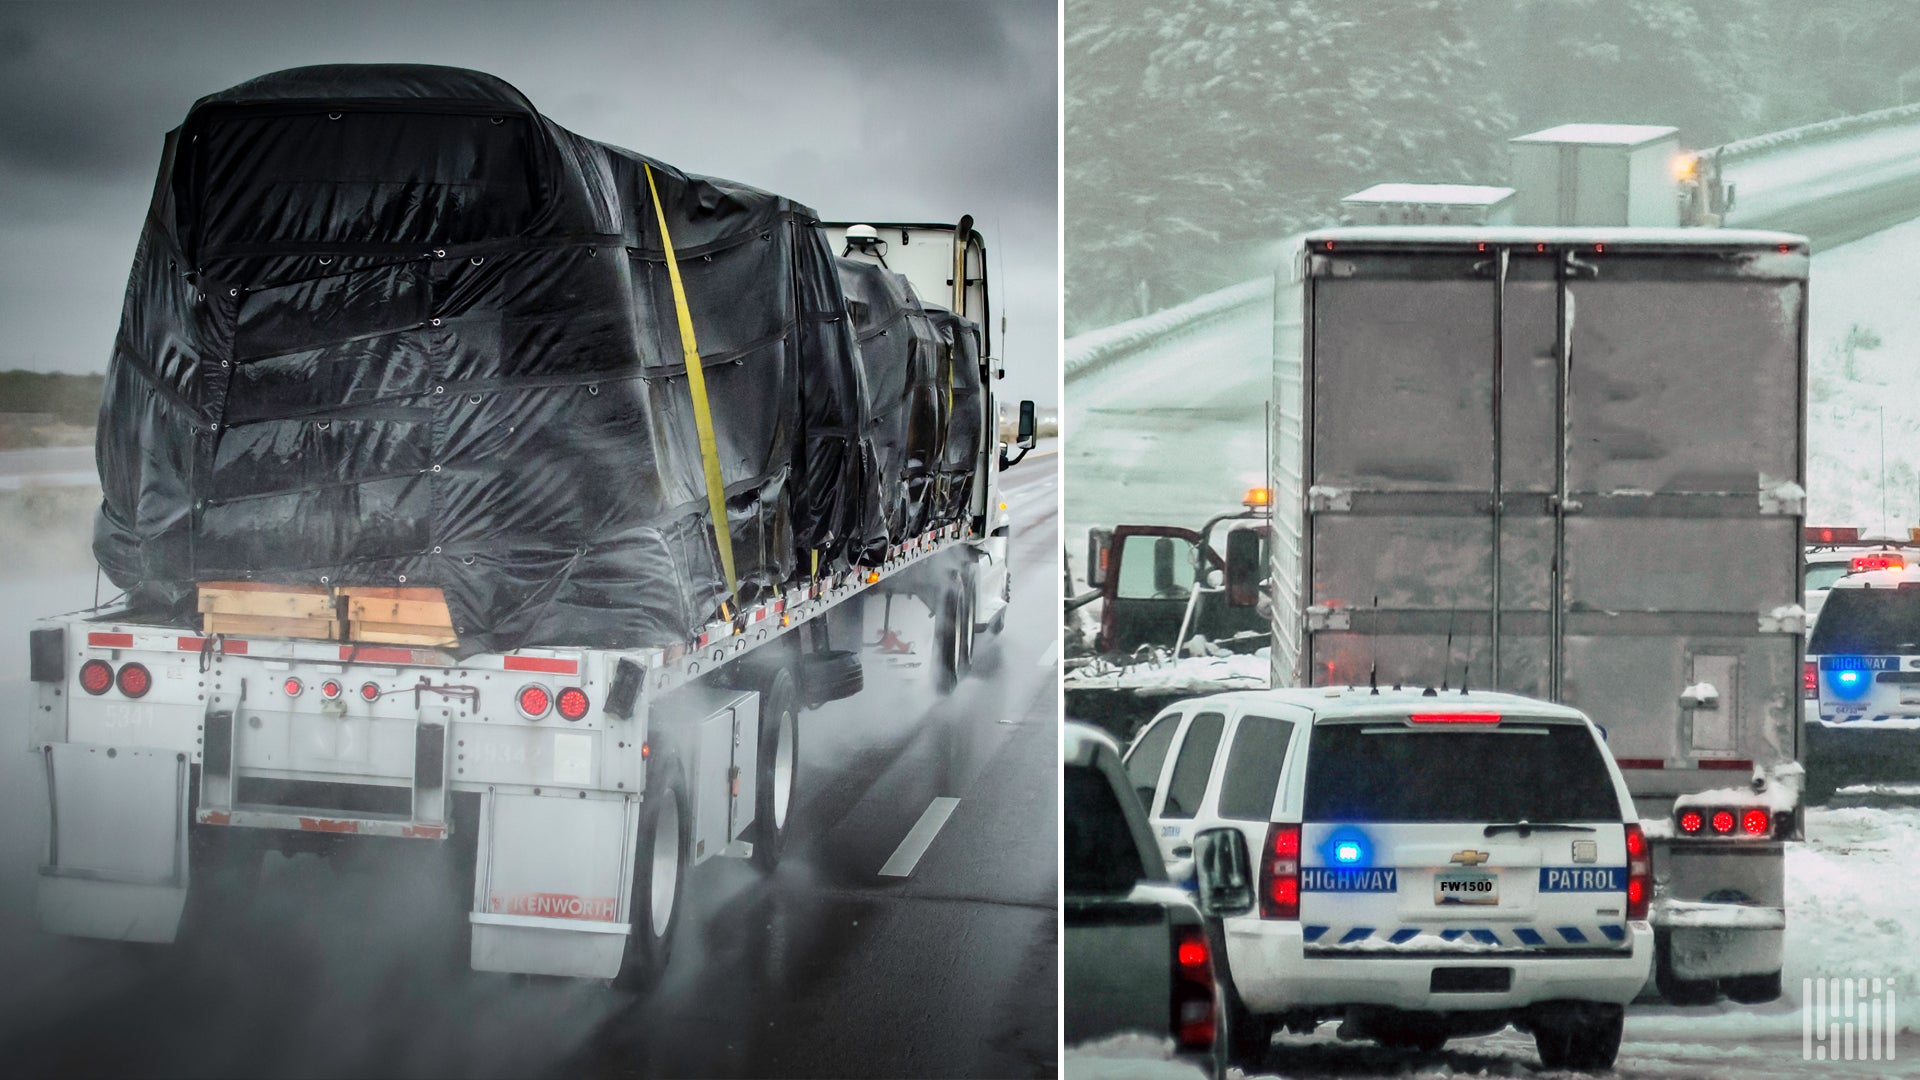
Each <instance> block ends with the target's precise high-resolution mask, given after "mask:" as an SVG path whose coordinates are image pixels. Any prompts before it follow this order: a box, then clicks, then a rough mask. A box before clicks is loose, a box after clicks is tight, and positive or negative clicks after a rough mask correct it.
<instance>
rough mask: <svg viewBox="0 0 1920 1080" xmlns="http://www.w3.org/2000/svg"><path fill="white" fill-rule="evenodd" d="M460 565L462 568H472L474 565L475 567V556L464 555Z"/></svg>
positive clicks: (461, 557)
mask: <svg viewBox="0 0 1920 1080" xmlns="http://www.w3.org/2000/svg"><path fill="white" fill-rule="evenodd" d="M460 565H462V566H472V565H473V556H471V555H462V556H460Z"/></svg>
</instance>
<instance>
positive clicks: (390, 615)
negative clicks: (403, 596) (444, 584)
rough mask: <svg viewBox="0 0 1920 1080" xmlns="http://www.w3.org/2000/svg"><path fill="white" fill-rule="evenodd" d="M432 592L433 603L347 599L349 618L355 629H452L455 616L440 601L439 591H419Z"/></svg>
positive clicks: (366, 597) (428, 601)
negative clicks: (382, 626) (384, 626)
mask: <svg viewBox="0 0 1920 1080" xmlns="http://www.w3.org/2000/svg"><path fill="white" fill-rule="evenodd" d="M420 591H422V592H428V591H430V592H432V593H433V594H434V599H432V600H391V599H387V598H385V597H374V596H359V595H356V594H349V595H348V596H347V618H348V619H350V620H352V622H353V623H354V624H355V625H359V624H360V623H362V622H370V623H402V624H406V625H409V626H442V627H446V628H448V629H449V630H450V629H452V628H453V613H452V612H451V611H448V610H447V603H446V601H444V600H441V599H440V598H439V596H440V590H439V589H432V590H425V589H423V590H420Z"/></svg>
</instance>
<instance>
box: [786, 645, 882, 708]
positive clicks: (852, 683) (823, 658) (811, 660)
mask: <svg viewBox="0 0 1920 1080" xmlns="http://www.w3.org/2000/svg"><path fill="white" fill-rule="evenodd" d="M795 675H796V676H797V681H798V685H799V693H800V697H801V698H802V699H803V700H804V701H805V703H806V705H807V706H808V707H809V708H819V707H820V706H822V705H825V704H826V703H827V702H829V701H839V700H840V699H841V698H850V697H852V696H853V695H855V694H857V693H859V692H860V691H861V690H863V689H865V687H866V684H867V677H866V675H865V674H864V673H863V672H862V670H861V667H860V654H859V653H856V652H852V651H850V650H847V649H826V650H823V651H821V652H814V653H807V654H805V655H804V656H802V657H800V659H799V661H798V663H797V665H796V667H795Z"/></svg>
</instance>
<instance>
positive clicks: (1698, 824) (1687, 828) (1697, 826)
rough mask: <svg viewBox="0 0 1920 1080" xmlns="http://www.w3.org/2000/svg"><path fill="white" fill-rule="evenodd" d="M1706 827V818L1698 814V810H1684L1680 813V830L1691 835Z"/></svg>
mask: <svg viewBox="0 0 1920 1080" xmlns="http://www.w3.org/2000/svg"><path fill="white" fill-rule="evenodd" d="M1706 827H1707V819H1705V818H1703V817H1701V816H1700V811H1698V810H1686V811H1682V812H1681V814H1680V831H1681V832H1683V833H1686V834H1687V835H1689V836H1691V835H1693V834H1694V833H1697V832H1699V831H1700V830H1701V829H1704V828H1706Z"/></svg>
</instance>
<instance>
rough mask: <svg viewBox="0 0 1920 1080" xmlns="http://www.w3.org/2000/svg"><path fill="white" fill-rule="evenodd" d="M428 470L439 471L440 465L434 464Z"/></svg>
mask: <svg viewBox="0 0 1920 1080" xmlns="http://www.w3.org/2000/svg"><path fill="white" fill-rule="evenodd" d="M430 471H432V472H439V471H440V466H438V465H435V466H434V467H433V468H432V469H431V470H430Z"/></svg>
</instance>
